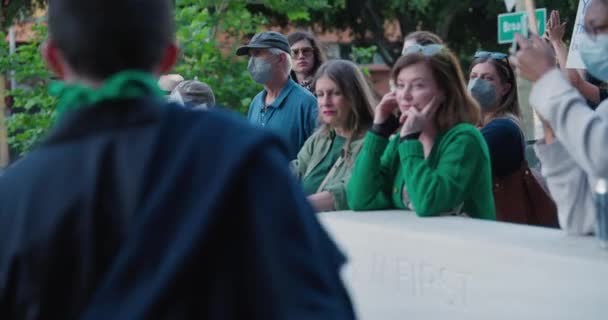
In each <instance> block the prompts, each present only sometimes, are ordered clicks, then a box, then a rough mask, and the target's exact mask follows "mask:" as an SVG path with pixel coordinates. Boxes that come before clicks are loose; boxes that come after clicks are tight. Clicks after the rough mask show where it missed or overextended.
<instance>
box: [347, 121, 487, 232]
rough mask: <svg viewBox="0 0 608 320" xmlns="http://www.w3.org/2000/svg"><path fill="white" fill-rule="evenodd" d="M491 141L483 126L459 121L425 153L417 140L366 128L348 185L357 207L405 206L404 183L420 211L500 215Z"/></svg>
mask: <svg viewBox="0 0 608 320" xmlns="http://www.w3.org/2000/svg"><path fill="white" fill-rule="evenodd" d="M491 172H492V171H491V164H490V155H489V152H488V147H487V145H486V143H485V141H484V139H483V137H482V136H481V134H480V133H479V130H477V128H475V127H474V126H472V125H470V124H464V123H463V124H458V125H456V126H454V127H453V128H451V129H450V130H448V131H447V132H445V133H443V134H440V135H438V136H437V138H436V139H435V144H434V146H433V149H432V150H431V152H430V154H429V156H428V158H427V159H425V158H424V151H423V148H422V144H421V143H420V142H419V141H418V140H410V141H404V142H400V139H399V138H398V137H396V136H395V137H393V138H392V139H390V140H389V139H386V138H384V137H381V136H379V135H376V134H375V133H372V132H368V133H367V135H366V137H365V144H364V145H363V148H362V151H361V154H360V155H359V157H358V159H357V161H356V164H355V167H354V168H353V172H352V179H351V180H350V182H349V183H348V187H347V199H348V205H349V206H350V208H351V209H353V210H377V209H389V208H399V209H406V207H405V205H404V204H403V200H402V190H403V186H404V185H405V186H406V187H407V193H408V195H409V197H410V200H411V203H412V205H413V207H414V208H415V211H416V213H417V214H418V216H437V215H440V214H441V213H444V212H448V211H450V210H452V209H453V208H456V207H458V206H459V205H463V207H462V209H463V212H465V213H467V214H468V215H470V216H472V217H475V218H481V219H489V220H494V219H496V213H495V208H494V197H493V195H492V173H491Z"/></svg>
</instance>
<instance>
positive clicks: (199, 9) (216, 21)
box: [176, 0, 330, 113]
mask: <svg viewBox="0 0 608 320" xmlns="http://www.w3.org/2000/svg"><path fill="white" fill-rule="evenodd" d="M329 5H330V3H329V2H328V1H327V0H313V1H305V2H303V1H299V0H298V1H296V0H266V1H245V0H231V1H218V0H177V1H176V8H177V12H176V22H177V26H178V31H177V37H178V41H179V43H180V46H181V50H182V54H183V57H182V59H181V61H180V63H179V64H178V66H177V67H176V72H177V73H180V74H181V75H182V76H184V78H186V79H194V78H197V79H199V80H200V81H203V82H206V83H207V84H208V85H209V86H211V88H212V89H213V91H214V94H215V96H216V100H217V101H218V103H219V104H221V105H224V106H227V107H230V108H234V109H236V110H238V111H240V112H243V113H244V112H246V110H247V108H248V106H249V103H250V102H251V100H252V99H253V97H254V96H255V95H256V94H257V93H258V92H259V91H260V90H261V89H262V86H260V85H258V84H256V83H255V82H254V81H253V80H252V79H251V77H250V76H249V73H248V72H247V59H246V58H242V57H236V56H235V55H234V52H235V51H236V48H237V47H238V46H240V45H241V44H242V43H243V40H244V39H246V38H247V37H248V36H249V35H252V34H253V33H255V32H258V31H261V30H263V29H264V27H265V25H268V24H269V23H270V21H269V20H268V19H267V18H266V17H265V16H266V15H265V14H264V12H265V11H268V10H270V11H272V12H274V13H276V14H279V15H287V16H288V18H289V19H290V20H294V21H295V20H298V21H306V20H308V19H309V14H308V12H309V10H311V9H316V10H320V9H323V8H328V6H329Z"/></svg>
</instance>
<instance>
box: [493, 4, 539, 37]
mask: <svg viewBox="0 0 608 320" xmlns="http://www.w3.org/2000/svg"><path fill="white" fill-rule="evenodd" d="M535 13H536V23H537V24H538V34H539V35H542V34H544V33H545V25H546V24H547V9H545V8H542V9H536V12H535ZM527 19H528V18H527V16H526V13H525V12H523V11H522V12H514V13H503V14H499V15H498V43H500V44H504V43H511V42H513V40H515V34H516V33H523V31H524V28H525V27H526V26H527V25H528V20H527Z"/></svg>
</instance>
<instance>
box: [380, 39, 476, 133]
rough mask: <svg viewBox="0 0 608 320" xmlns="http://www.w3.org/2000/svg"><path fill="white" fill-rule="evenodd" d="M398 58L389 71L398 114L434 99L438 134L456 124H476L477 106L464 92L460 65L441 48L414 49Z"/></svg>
mask: <svg viewBox="0 0 608 320" xmlns="http://www.w3.org/2000/svg"><path fill="white" fill-rule="evenodd" d="M406 51H407V52H405V55H404V56H402V57H401V58H399V60H397V62H396V63H395V65H394V66H393V69H392V71H391V79H392V80H393V81H394V82H395V85H396V95H397V103H398V104H399V109H400V111H401V112H405V111H406V110H408V109H409V108H417V109H418V110H422V109H423V108H424V107H425V106H426V105H427V104H428V103H429V102H430V101H431V99H433V98H434V97H435V98H436V99H439V100H438V101H439V103H440V105H439V108H438V109H437V112H436V113H435V116H434V117H435V119H434V120H433V122H434V125H435V128H436V129H437V130H438V131H439V132H443V131H446V130H449V129H450V128H451V127H453V126H455V125H456V124H458V123H462V122H466V123H471V124H477V123H479V118H480V112H479V106H478V104H477V102H475V101H474V100H473V98H471V96H470V95H469V94H468V92H467V88H466V86H465V82H464V75H463V73H462V70H461V69H460V63H459V62H458V59H457V58H456V57H455V56H454V54H453V53H452V52H451V51H450V50H449V49H448V48H446V47H445V46H443V45H427V46H419V45H414V46H412V47H410V48H408V49H407V50H406Z"/></svg>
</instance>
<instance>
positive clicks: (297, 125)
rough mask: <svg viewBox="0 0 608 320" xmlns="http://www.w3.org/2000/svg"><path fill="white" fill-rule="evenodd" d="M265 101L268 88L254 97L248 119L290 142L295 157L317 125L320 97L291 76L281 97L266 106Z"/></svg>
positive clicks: (282, 90) (292, 155)
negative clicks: (316, 96)
mask: <svg viewBox="0 0 608 320" xmlns="http://www.w3.org/2000/svg"><path fill="white" fill-rule="evenodd" d="M265 100H266V90H263V91H262V92H260V93H258V94H257V95H256V96H255V98H253V101H251V105H250V106H249V112H248V113H247V118H248V119H249V122H251V123H253V124H255V125H258V126H261V127H264V128H268V129H270V130H271V131H272V132H274V133H276V134H277V135H278V136H279V137H280V138H281V139H282V140H283V141H284V142H285V143H286V144H287V146H288V148H289V157H290V158H291V159H295V158H296V156H297V155H298V151H300V148H301V147H302V145H304V141H306V139H308V137H310V135H311V134H312V133H313V132H314V130H315V129H316V127H317V122H318V120H317V115H318V107H317V99H316V98H315V96H313V95H312V94H311V93H310V92H309V91H308V90H306V89H304V88H303V87H302V86H300V85H298V84H297V83H295V82H294V81H293V80H291V79H289V80H287V83H286V84H285V86H284V87H283V89H281V93H280V94H279V96H278V97H277V98H276V99H275V100H274V101H273V102H272V104H270V105H268V106H267V107H266V108H264V101H265Z"/></svg>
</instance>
